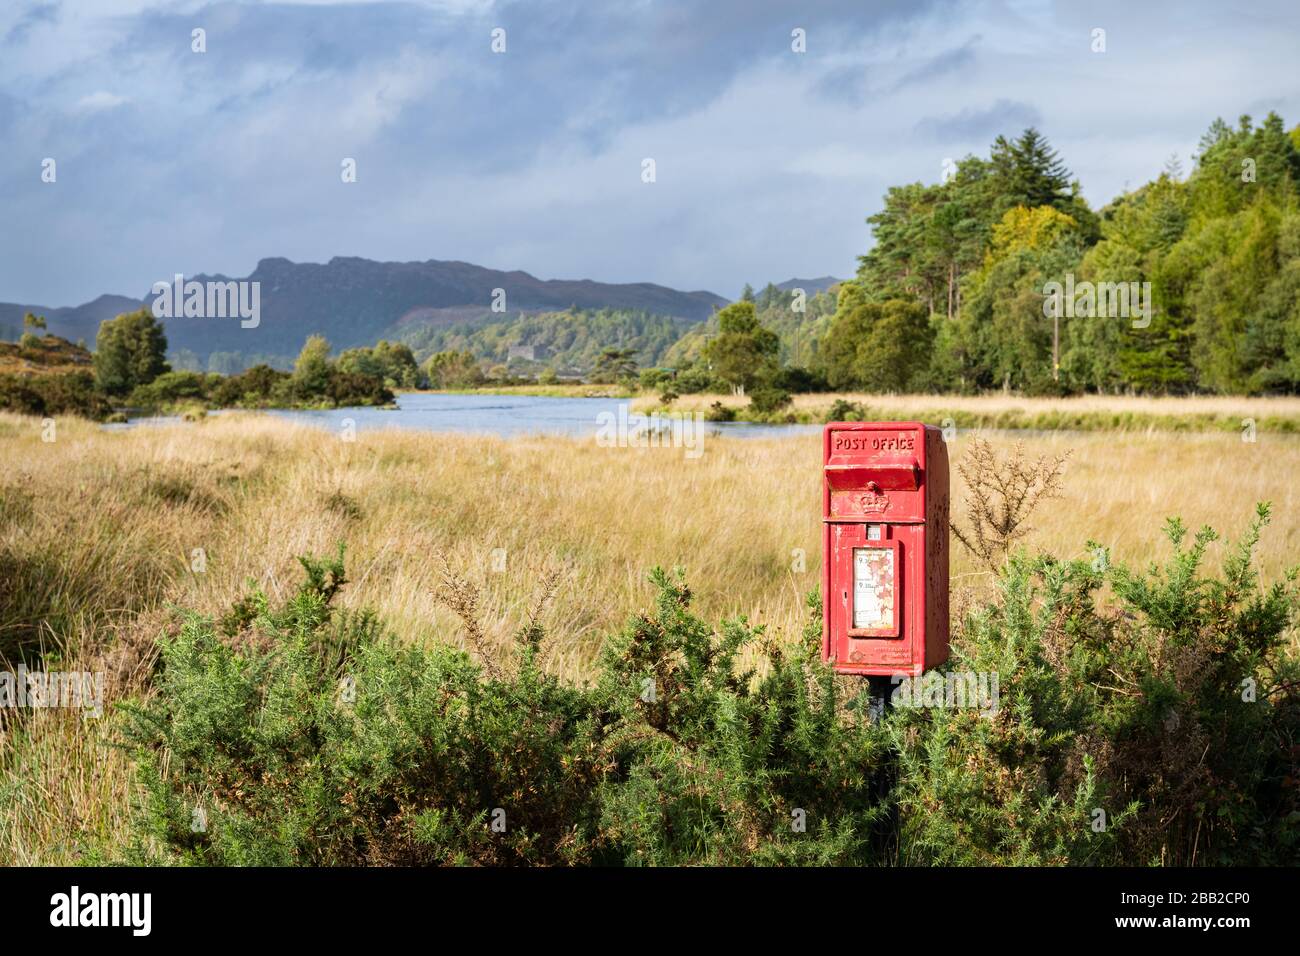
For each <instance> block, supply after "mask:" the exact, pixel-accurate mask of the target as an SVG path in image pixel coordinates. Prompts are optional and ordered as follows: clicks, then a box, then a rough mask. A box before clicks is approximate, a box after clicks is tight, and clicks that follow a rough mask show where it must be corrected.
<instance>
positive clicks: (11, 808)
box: [0, 405, 1300, 863]
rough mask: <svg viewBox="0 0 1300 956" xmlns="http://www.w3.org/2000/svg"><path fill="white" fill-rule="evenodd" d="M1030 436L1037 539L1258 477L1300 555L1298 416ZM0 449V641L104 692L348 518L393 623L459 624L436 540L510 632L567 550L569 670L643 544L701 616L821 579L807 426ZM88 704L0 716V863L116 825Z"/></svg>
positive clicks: (563, 581) (359, 598)
mask: <svg viewBox="0 0 1300 956" xmlns="http://www.w3.org/2000/svg"><path fill="white" fill-rule="evenodd" d="M1234 407H1239V406H1234ZM1240 407H1262V406H1254V405H1243V406H1240ZM1234 414H1235V412H1234ZM986 437H988V438H990V439H991V440H992V441H993V442H994V443H995V445H996V446H998V447H999V448H1002V449H1006V448H1009V446H1010V445H1011V444H1012V441H1013V440H1012V439H1011V438H1009V437H1008V436H1006V435H1004V434H1001V433H990V434H989V435H987V436H986ZM967 441H968V436H966V435H960V436H959V437H958V438H957V440H956V441H955V443H954V445H953V447H952V454H953V455H954V457H959V456H960V455H961V454H962V451H963V448H964V447H965V445H966V443H967ZM1025 448H1026V450H1027V451H1028V452H1029V453H1030V454H1034V455H1038V454H1049V453H1050V454H1060V453H1064V452H1066V451H1071V452H1072V455H1071V457H1070V460H1069V463H1068V465H1067V468H1066V471H1065V477H1064V496H1063V497H1062V498H1060V499H1057V500H1054V501H1049V502H1047V503H1046V504H1045V505H1044V506H1043V508H1042V510H1041V511H1040V512H1039V513H1038V514H1036V515H1035V516H1034V519H1033V521H1032V524H1033V525H1034V530H1033V531H1032V532H1031V533H1030V535H1029V537H1028V539H1027V542H1028V545H1029V546H1030V547H1031V548H1035V549H1040V548H1041V549H1045V550H1049V551H1052V552H1055V553H1057V554H1059V555H1062V556H1067V555H1080V554H1083V553H1084V550H1085V549H1084V545H1085V542H1086V541H1087V540H1088V539H1090V538H1091V539H1096V540H1098V541H1100V542H1102V543H1104V544H1107V545H1110V546H1111V547H1112V548H1113V553H1114V555H1115V556H1116V557H1117V558H1119V559H1122V560H1128V561H1139V562H1146V561H1148V560H1150V559H1153V558H1156V557H1158V556H1163V554H1164V550H1163V548H1162V547H1161V545H1162V539H1161V538H1160V535H1159V533H1158V529H1159V525H1160V523H1161V522H1162V520H1163V518H1164V517H1165V516H1167V515H1171V514H1178V515H1181V516H1182V517H1183V518H1184V519H1185V520H1186V521H1187V522H1188V524H1190V525H1192V526H1193V527H1195V526H1199V525H1201V524H1203V523H1210V524H1213V525H1214V526H1215V527H1216V528H1218V529H1219V530H1220V531H1222V532H1225V533H1226V534H1228V535H1233V534H1236V533H1238V532H1240V531H1241V530H1242V529H1243V528H1244V527H1245V525H1246V523H1247V521H1248V520H1249V518H1250V515H1251V513H1252V510H1253V504H1254V502H1256V501H1259V500H1269V501H1271V502H1272V503H1273V514H1274V516H1275V518H1274V523H1273V525H1272V526H1271V527H1270V528H1269V529H1268V532H1267V535H1266V538H1265V540H1264V542H1263V544H1262V547H1261V554H1262V570H1263V572H1264V574H1265V577H1266V578H1268V579H1271V578H1276V577H1277V576H1279V575H1280V574H1282V572H1283V570H1284V569H1285V568H1286V567H1288V566H1291V565H1294V564H1296V563H1297V560H1298V559H1300V508H1297V505H1298V504H1300V501H1297V497H1298V495H1300V492H1298V491H1297V487H1300V486H1298V485H1297V483H1296V481H1295V475H1296V474H1297V473H1298V472H1300V437H1295V436H1289V435H1269V434H1260V435H1259V436H1258V437H1257V440H1256V441H1255V442H1253V443H1248V442H1243V441H1242V440H1241V438H1240V437H1239V436H1238V435H1236V434H1171V433H1162V432H1153V433H1140V432H1128V433H1110V434H1107V433H1092V434H1068V435H1066V434H1040V435H1035V436H1033V437H1031V438H1027V439H1025ZM0 452H2V453H0V650H3V652H4V654H5V655H6V656H7V657H8V658H9V659H10V661H11V662H12V661H13V660H14V657H15V655H16V653H17V652H18V648H19V647H23V648H26V649H27V650H26V652H25V653H27V655H28V657H29V658H30V657H31V656H32V654H31V649H32V648H35V647H41V648H44V649H45V651H46V654H47V660H48V659H56V660H59V661H61V662H62V663H61V666H63V667H66V668H71V667H74V666H76V665H77V664H80V665H81V666H84V667H86V668H87V669H92V670H95V669H103V670H105V671H106V672H107V674H108V696H109V699H110V700H112V699H114V698H116V697H118V696H120V695H121V694H123V693H126V692H129V691H130V690H131V689H133V688H138V687H139V686H140V682H141V674H142V673H143V671H144V668H145V666H146V664H147V660H148V649H149V647H150V646H151V642H152V639H153V638H154V637H155V636H156V634H157V633H158V632H159V631H160V629H162V628H164V627H165V626H166V625H167V622H168V620H169V616H170V614H171V613H172V612H171V611H169V607H171V606H183V607H192V608H198V609H200V610H204V611H209V612H216V611H218V610H220V609H222V608H224V607H226V606H228V605H229V604H230V603H231V602H232V601H233V600H235V599H236V598H237V597H239V596H240V595H241V594H242V593H244V590H245V583H246V581H247V580H249V579H252V580H254V581H256V582H257V583H258V584H260V585H261V586H262V587H263V588H265V589H266V590H267V591H268V592H269V593H270V594H272V595H274V596H277V597H278V596H283V595H284V594H285V593H286V592H287V591H288V590H290V589H292V587H293V586H294V584H295V583H296V582H297V581H298V580H299V578H300V572H299V569H298V567H297V563H296V560H295V559H296V556H297V555H299V554H304V553H318V554H320V553H327V552H331V551H333V550H334V548H335V546H336V544H337V543H338V542H339V541H344V542H346V544H347V548H348V570H349V575H350V577H351V580H352V583H351V585H350V586H349V587H348V588H346V589H345V592H344V595H343V598H342V600H343V603H344V604H346V605H351V606H361V605H366V606H370V607H373V608H375V609H376V610H377V611H378V612H379V613H380V614H381V615H382V616H383V617H384V619H385V620H386V621H387V622H388V623H389V625H390V626H391V627H393V628H394V629H395V630H396V632H397V633H398V635H399V636H400V637H401V638H402V639H404V640H409V641H433V640H445V641H451V642H460V641H461V640H462V632H461V629H460V627H459V625H458V623H457V622H456V620H455V619H454V618H453V616H452V615H451V614H450V612H448V611H447V610H446V609H444V608H443V607H441V606H440V605H439V604H438V603H437V601H436V600H435V597H434V594H433V588H434V587H435V585H436V583H437V581H438V576H439V571H440V569H441V567H442V562H443V560H444V558H445V560H446V562H447V564H448V565H450V567H451V568H452V569H454V570H455V571H457V572H459V573H461V574H464V575H465V576H467V577H469V578H471V579H473V580H477V581H479V582H481V584H482V585H483V587H484V589H485V601H484V605H483V607H482V609H481V612H482V613H481V618H482V624H483V627H484V629H485V632H486V635H487V637H488V640H489V643H492V642H501V643H504V642H506V641H508V640H509V638H510V635H511V634H512V633H513V632H514V630H515V629H516V628H518V627H519V626H520V625H521V624H522V622H523V620H524V617H525V615H526V613H527V610H528V606H529V603H530V599H531V598H532V597H533V596H534V594H535V593H536V591H537V586H538V585H537V582H538V579H539V578H540V577H541V576H542V575H544V574H546V573H548V572H551V571H554V572H557V573H558V574H559V581H560V583H559V588H558V591H557V593H556V595H555V597H554V600H553V602H552V603H551V605H550V610H549V612H548V616H547V619H546V625H547V628H548V632H549V633H550V635H551V639H550V641H549V642H548V646H549V648H550V650H549V657H548V659H547V666H548V668H550V669H551V670H553V671H555V672H556V673H559V674H563V675H566V676H569V677H573V678H577V679H583V678H585V677H586V676H588V675H589V673H590V665H591V662H592V659H593V655H594V654H595V652H596V650H597V648H598V647H599V646H600V643H601V640H602V637H603V636H604V635H606V634H607V633H609V632H610V631H611V630H613V629H614V628H616V627H617V626H618V625H619V624H620V623H621V622H622V621H623V620H624V619H625V618H626V616H627V615H628V614H629V613H630V612H632V611H635V610H637V609H640V608H642V607H644V606H645V605H646V603H647V601H648V599H649V596H650V589H649V587H648V585H647V583H646V572H647V570H648V569H649V568H650V567H651V566H653V565H655V564H662V565H665V566H672V565H682V566H684V567H685V568H686V571H687V574H688V579H689V582H690V584H691V586H692V588H693V589H694V591H695V593H696V595H697V604H696V608H697V610H698V612H699V613H700V614H701V616H702V617H704V618H705V619H717V618H719V617H723V616H727V615H735V614H743V615H746V616H748V617H749V618H750V620H751V621H754V622H761V623H765V624H767V625H769V627H770V628H772V629H775V630H776V631H778V632H780V633H782V634H784V635H789V636H793V635H794V634H795V633H796V631H797V629H798V628H799V626H800V625H801V623H802V622H803V619H804V610H803V598H804V595H805V594H806V592H808V591H809V590H810V589H812V588H814V587H816V584H817V580H818V571H819V565H820V558H819V547H820V544H819V508H820V490H819V488H820V485H819V465H820V444H819V439H818V437H817V436H816V435H808V436H800V437H796V438H790V439H743V440H741V439H729V438H723V437H716V436H712V435H710V436H709V437H708V438H707V439H706V441H705V444H704V453H703V455H702V456H701V457H700V458H698V459H697V460H689V459H687V458H686V457H685V455H684V454H683V452H682V451H681V450H680V449H678V450H674V449H671V448H646V449H636V448H602V447H597V445H596V444H595V443H594V442H592V441H576V440H567V439H556V438H541V437H530V438H524V439H511V440H506V439H500V438H489V437H474V436H453V435H430V434H420V433H415V432H410V431H399V430H396V429H394V430H390V431H384V432H364V431H363V432H361V433H360V434H358V435H357V436H356V440H355V441H354V442H346V441H343V440H341V439H340V438H339V437H337V436H336V435H334V434H331V433H326V432H324V431H320V430H317V429H314V428H311V427H308V426H299V425H294V424H290V423H287V422H284V421H280V420H275V419H271V418H268V417H260V416H257V415H253V414H246V415H245V414H239V415H235V414H232V415H226V416H221V417H219V418H212V419H207V420H204V421H201V422H198V423H193V424H180V425H175V426H166V427H158V428H141V429H138V430H133V431H128V432H112V431H106V430H103V429H100V428H99V427H97V426H95V425H93V424H91V423H87V422H82V421H79V420H73V419H67V420H64V419H60V421H59V423H58V431H57V438H56V440H55V441H53V442H44V441H42V436H41V423H40V421H39V420H38V419H33V418H25V417H20V416H15V415H8V414H0ZM954 491H955V493H956V503H955V505H954V515H955V516H956V517H958V518H959V519H960V517H961V516H962V514H963V512H964V506H963V501H962V498H963V496H962V489H961V488H960V486H957V487H955V488H954ZM956 547H957V546H956V545H955V544H954V548H956ZM197 549H201V551H202V556H201V558H202V560H201V561H198V560H196V550H197ZM801 555H802V556H804V561H803V562H802V564H801V563H800V561H799V558H800V556H801ZM954 558H955V560H954V564H953V575H954V585H955V587H958V588H975V589H978V588H979V587H981V586H984V585H986V583H987V580H988V574H987V572H982V571H980V570H978V569H977V568H976V567H975V566H974V564H973V563H972V562H971V561H970V560H969V558H968V557H967V556H966V555H964V554H962V553H961V552H960V551H959V550H955V551H954ZM4 719H5V718H4V717H2V716H0V721H3V720H4ZM80 720H81V718H80V717H78V716H76V715H72V716H69V715H65V714H58V713H54V712H49V713H40V714H34V715H33V717H32V719H31V720H30V721H28V722H27V723H26V725H25V726H24V727H23V728H21V729H17V728H16V727H15V725H12V724H10V725H3V724H0V726H3V727H4V729H3V732H2V733H0V863H24V862H27V863H30V862H50V863H54V862H71V861H74V860H75V859H77V857H76V855H75V852H74V850H73V849H72V844H73V841H74V839H90V840H91V841H92V842H94V841H101V842H103V843H106V844H109V845H111V844H113V843H114V842H115V840H116V839H117V836H118V834H119V832H120V831H121V829H122V826H123V820H124V814H125V812H126V809H127V805H128V804H127V801H128V793H129V788H128V775H127V773H126V769H127V768H126V767H125V765H124V761H123V758H122V756H121V755H120V753H119V752H117V751H115V750H113V749H112V748H111V747H110V746H109V745H108V744H109V741H108V731H107V729H106V728H107V727H108V723H107V722H99V723H97V724H95V725H94V726H95V730H93V731H92V732H91V733H83V732H81V730H82V727H81V725H80Z"/></svg>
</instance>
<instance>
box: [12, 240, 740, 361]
mask: <svg viewBox="0 0 1300 956" xmlns="http://www.w3.org/2000/svg"><path fill="white" fill-rule="evenodd" d="M159 278H160V279H164V278H170V277H161V276H160V277H159ZM185 278H186V280H187V281H188V280H196V281H199V282H205V281H209V280H211V281H220V282H228V281H231V277H227V276H221V275H211V276H209V275H196V276H186V277H185ZM245 278H246V279H247V280H250V281H256V282H259V283H260V296H261V303H260V305H261V322H260V325H259V326H258V327H257V328H255V329H245V328H241V327H240V323H239V321H238V319H199V318H173V319H166V320H164V325H165V327H166V330H167V341H168V346H169V348H170V350H171V352H172V353H173V354H175V355H180V356H182V357H183V358H184V359H185V361H183V362H181V363H179V364H182V365H184V364H188V363H194V364H197V365H199V366H203V367H208V366H209V364H211V365H213V366H214V367H215V368H216V369H217V370H220V371H234V370H237V368H240V367H243V366H244V365H247V364H251V362H252V361H269V362H271V363H272V364H279V365H284V364H286V363H287V362H288V361H291V360H292V358H293V356H295V355H296V354H297V353H298V350H299V349H300V348H301V347H302V343H303V341H304V339H306V337H307V336H308V335H312V334H321V335H324V336H325V337H326V338H328V339H329V340H330V342H331V343H332V344H333V345H334V347H335V348H336V349H344V348H350V347H352V346H357V345H370V344H373V343H374V342H375V341H376V340H378V339H380V338H400V337H409V336H410V335H411V334H412V333H413V332H414V331H415V330H417V329H419V328H420V327H423V326H432V327H438V326H452V325H461V326H463V325H465V324H466V323H468V324H470V325H474V324H487V323H490V322H492V321H493V320H498V321H499V320H500V319H501V318H502V314H501V313H500V312H493V311H492V309H491V306H492V302H493V290H494V289H504V290H505V302H504V305H505V308H506V311H507V312H508V313H512V314H515V315H518V314H519V313H521V312H522V313H538V312H550V311H556V310H564V309H569V308H573V307H576V308H578V309H622V310H631V311H637V312H645V313H650V314H654V315H662V316H666V317H669V318H673V319H678V320H685V321H687V322H697V321H700V320H703V319H705V318H707V317H708V316H709V315H710V314H712V312H713V310H714V308H715V307H720V306H723V305H725V304H726V301H727V300H725V299H723V298H722V297H721V296H718V295H714V294H713V293H712V292H680V291H678V290H676V289H670V288H668V287H666V286H661V285H655V284H653V283H648V282H639V283H626V284H611V283H604V282H593V281H591V280H589V279H577V280H567V279H545V280H544V279H538V278H536V277H535V276H532V275H530V274H528V273H527V272H520V271H514V272H502V271H500V270H496V269H487V268H484V267H483V266H476V265H472V264H470V263H467V262H442V261H438V260H433V259H430V260H428V261H426V262H375V261H373V260H369V259H361V258H355V257H335V258H333V259H331V260H330V261H329V262H327V263H323V264H321V263H295V262H290V261H289V260H288V259H283V258H272V259H263V260H262V261H261V262H259V263H258V264H257V268H256V269H254V270H253V272H252V274H251V275H249V276H247V277H245ZM152 301H153V297H152V295H149V294H146V295H145V296H142V297H141V298H140V299H132V298H130V297H127V296H120V295H103V296H100V297H99V298H97V299H95V300H93V301H91V302H87V303H85V304H84V305H79V306H73V307H65V308H48V307H45V306H39V305H21V304H15V303H0V333H8V334H9V335H10V337H14V336H16V335H17V333H18V332H19V331H21V329H22V318H23V315H24V314H25V313H26V312H34V313H36V314H37V315H43V316H45V318H46V320H47V321H48V323H49V330H50V332H51V333H54V334H57V335H62V336H64V337H65V338H68V339H71V340H73V341H75V340H77V339H85V340H86V342H87V343H89V344H91V345H93V343H94V340H95V334H96V332H97V331H98V329H99V323H100V322H101V321H103V320H104V319H110V318H112V317H113V316H115V315H118V314H120V313H122V312H128V311H131V310H133V309H137V308H140V307H141V306H144V305H149V304H151V303H152Z"/></svg>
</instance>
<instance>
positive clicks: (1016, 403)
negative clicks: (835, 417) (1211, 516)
mask: <svg viewBox="0 0 1300 956" xmlns="http://www.w3.org/2000/svg"><path fill="white" fill-rule="evenodd" d="M839 399H843V400H845V401H848V402H853V403H857V404H863V405H867V406H869V407H871V408H873V409H882V410H885V411H894V412H899V413H902V412H906V413H908V414H920V415H925V414H926V413H927V412H940V411H964V412H972V413H976V414H985V415H996V414H998V413H1000V412H1023V413H1025V414H1027V415H1037V414H1042V413H1048V412H1079V413H1086V412H1110V413H1117V414H1118V413H1125V412H1131V413H1137V414H1145V415H1169V416H1179V415H1227V416H1241V417H1243V418H1265V417H1268V416H1277V417H1287V418H1297V417H1300V397H1295V396H1255V397H1249V396H1235V395H1195V396H1188V397H1180V398H1174V397H1157V396H1134V395H1077V396H1073V397H1070V398H1029V397H1024V396H1018V395H869V394H863V393H854V392H843V393H836V394H829V393H819V394H804V395H796V396H794V404H793V406H792V408H793V410H794V411H795V412H796V413H799V412H820V411H824V410H825V409H829V408H830V407H831V405H833V404H834V403H835V402H836V400H839ZM658 401H659V399H658V397H657V396H644V397H642V398H640V399H638V400H637V402H638V403H639V406H640V407H650V406H654V405H656V404H658ZM719 401H720V402H721V403H722V404H723V405H726V406H730V407H731V408H736V409H740V408H744V407H745V406H746V405H748V404H749V399H748V398H745V397H741V396H735V395H682V396H680V397H679V398H678V399H677V400H676V401H675V402H674V403H673V408H674V409H677V410H681V411H704V410H705V409H707V408H708V407H709V406H710V405H712V404H713V403H714V402H719Z"/></svg>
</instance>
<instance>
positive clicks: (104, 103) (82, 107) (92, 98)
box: [77, 90, 127, 113]
mask: <svg viewBox="0 0 1300 956" xmlns="http://www.w3.org/2000/svg"><path fill="white" fill-rule="evenodd" d="M126 101H127V100H126V97H125V96H118V95H117V94H116V93H110V92H109V91H108V90H96V91H95V92H94V93H91V94H90V95H88V96H83V97H82V98H81V99H80V100H78V101H77V111H78V112H80V113H98V112H100V111H101V110H111V109H113V108H114V107H117V106H121V105H122V104H123V103H125V102H126Z"/></svg>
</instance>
